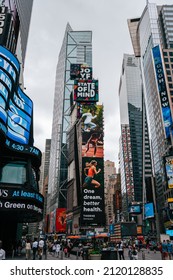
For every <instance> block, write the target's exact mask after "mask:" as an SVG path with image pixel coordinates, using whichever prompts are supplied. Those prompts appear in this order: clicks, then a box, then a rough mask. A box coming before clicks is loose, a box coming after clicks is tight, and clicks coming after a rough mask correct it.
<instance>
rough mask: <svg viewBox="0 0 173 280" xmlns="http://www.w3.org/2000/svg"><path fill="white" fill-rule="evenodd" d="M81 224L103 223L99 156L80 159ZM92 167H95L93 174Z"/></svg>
mask: <svg viewBox="0 0 173 280" xmlns="http://www.w3.org/2000/svg"><path fill="white" fill-rule="evenodd" d="M82 165H83V166H84V168H83V185H82V197H83V200H82V215H81V224H82V225H85V226H86V225H104V223H105V220H104V162H103V159H101V158H95V159H94V160H93V158H88V157H84V158H83V159H82ZM93 168H95V169H96V173H97V174H96V173H95V174H94V172H93Z"/></svg>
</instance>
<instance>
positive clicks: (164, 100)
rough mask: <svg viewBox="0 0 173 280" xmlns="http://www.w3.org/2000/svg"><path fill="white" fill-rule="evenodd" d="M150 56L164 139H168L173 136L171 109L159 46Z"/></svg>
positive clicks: (153, 49)
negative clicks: (151, 57) (160, 110)
mask: <svg viewBox="0 0 173 280" xmlns="http://www.w3.org/2000/svg"><path fill="white" fill-rule="evenodd" d="M152 56H153V64H154V69H155V77H156V82H157V90H158V93H159V97H160V104H161V108H162V117H163V123H164V128H165V135H166V138H170V136H171V134H173V131H172V125H173V121H172V115H171V108H170V103H169V97H168V92H167V87H166V80H165V74H164V68H163V62H162V55H161V49H160V46H159V45H157V46H155V47H154V48H152Z"/></svg>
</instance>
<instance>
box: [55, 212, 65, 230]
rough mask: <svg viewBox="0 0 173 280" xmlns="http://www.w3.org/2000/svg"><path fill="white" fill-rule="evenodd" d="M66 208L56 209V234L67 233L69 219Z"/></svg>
mask: <svg viewBox="0 0 173 280" xmlns="http://www.w3.org/2000/svg"><path fill="white" fill-rule="evenodd" d="M66 210H67V209H66V208H57V209H56V225H55V226H56V232H66V225H67V217H66Z"/></svg>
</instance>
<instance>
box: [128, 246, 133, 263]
mask: <svg viewBox="0 0 173 280" xmlns="http://www.w3.org/2000/svg"><path fill="white" fill-rule="evenodd" d="M128 257H129V260H133V256H132V246H129V250H128Z"/></svg>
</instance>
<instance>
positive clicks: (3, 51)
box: [0, 46, 20, 74]
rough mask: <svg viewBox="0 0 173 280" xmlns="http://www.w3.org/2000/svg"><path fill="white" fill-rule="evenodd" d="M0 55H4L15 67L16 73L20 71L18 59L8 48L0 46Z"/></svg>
mask: <svg viewBox="0 0 173 280" xmlns="http://www.w3.org/2000/svg"><path fill="white" fill-rule="evenodd" d="M0 56H2V57H4V58H5V59H6V60H7V61H9V62H10V63H11V64H12V65H13V66H14V67H15V68H16V70H17V72H18V74H19V73H20V64H19V61H18V59H17V58H16V57H15V56H14V55H13V54H12V53H11V52H10V51H9V50H7V49H6V48H4V47H2V46H0Z"/></svg>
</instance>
